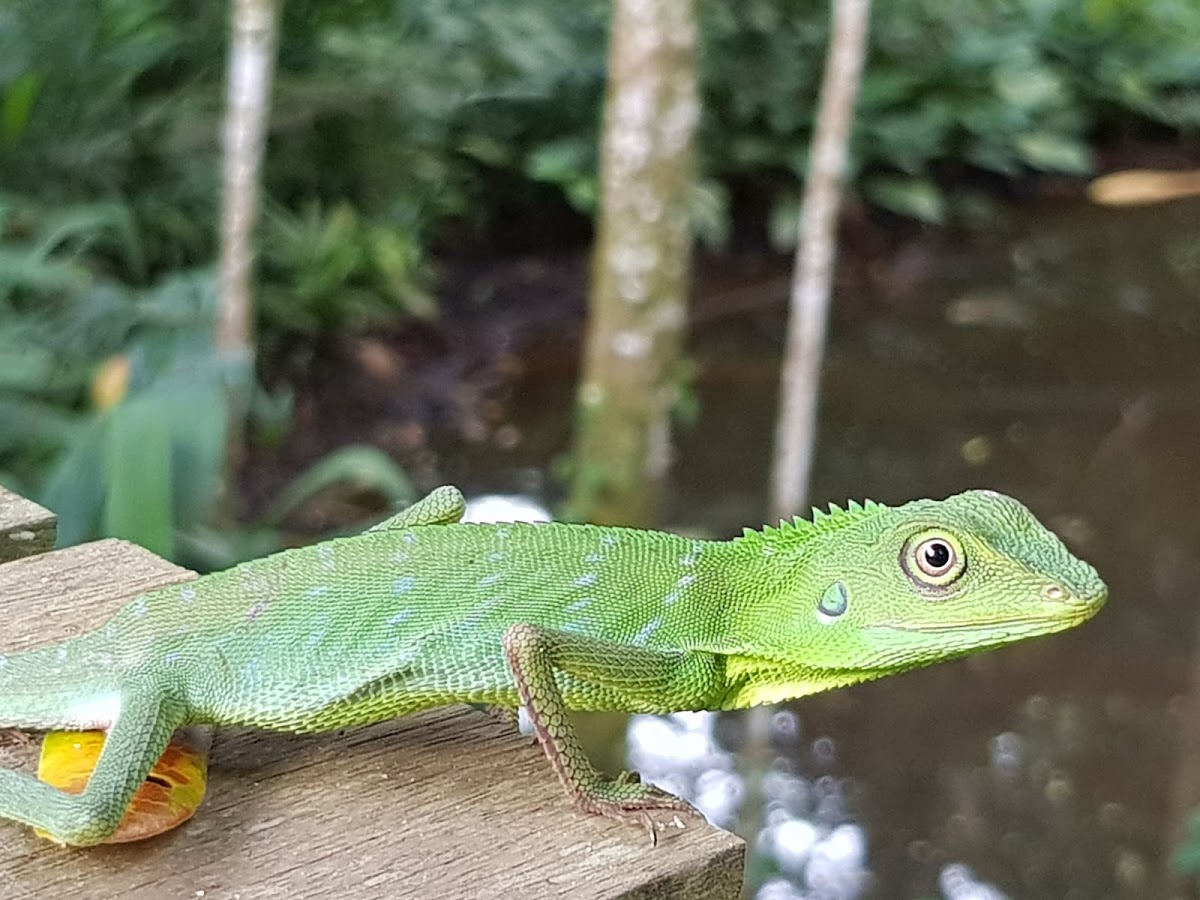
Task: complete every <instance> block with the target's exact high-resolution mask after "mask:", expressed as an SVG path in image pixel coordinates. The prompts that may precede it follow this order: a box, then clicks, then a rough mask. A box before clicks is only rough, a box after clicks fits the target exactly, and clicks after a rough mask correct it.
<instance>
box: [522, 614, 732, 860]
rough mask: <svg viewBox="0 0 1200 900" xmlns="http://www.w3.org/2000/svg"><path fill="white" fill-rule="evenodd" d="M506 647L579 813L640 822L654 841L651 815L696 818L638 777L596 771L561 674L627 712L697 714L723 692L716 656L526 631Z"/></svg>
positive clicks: (689, 808)
mask: <svg viewBox="0 0 1200 900" xmlns="http://www.w3.org/2000/svg"><path fill="white" fill-rule="evenodd" d="M503 646H504V655H505V658H506V659H507V661H508V666H509V669H510V670H511V671H512V674H513V679H514V681H515V682H516V687H517V692H518V694H519V695H520V698H521V702H522V704H523V705H524V706H525V708H526V710H527V711H528V712H529V718H530V720H531V722H532V723H533V728H534V732H535V733H536V734H537V737H538V739H539V740H540V741H541V743H542V747H543V749H544V750H545V751H546V756H547V757H548V758H549V760H550V763H551V765H552V766H553V767H554V771H555V773H556V774H557V775H558V779H559V781H560V782H561V783H562V785H563V787H564V788H565V789H566V791H567V794H568V795H569V796H570V797H571V799H572V800H573V801H574V803H575V806H576V808H578V809H580V810H583V811H584V812H590V813H597V814H599V815H602V816H607V817H609V818H614V819H620V820H623V821H630V820H632V821H636V822H639V823H641V824H642V825H643V826H644V827H645V828H646V829H647V830H648V831H649V832H650V835H651V839H652V840H653V839H656V837H657V833H656V828H655V823H654V820H653V818H651V816H650V813H651V812H652V811H654V810H678V811H682V812H687V813H696V810H695V808H694V807H692V805H691V804H690V803H688V802H687V801H685V800H681V799H680V798H678V797H675V796H673V795H671V794H668V793H666V792H665V791H662V790H660V789H658V788H656V787H654V786H653V785H650V784H643V783H642V782H641V781H639V779H638V776H637V774H636V773H628V772H625V773H622V774H621V775H619V776H617V777H616V778H607V777H605V776H604V775H601V774H600V773H599V772H598V771H596V769H595V767H593V766H592V764H591V761H590V760H588V758H587V755H586V754H585V753H584V751H583V747H582V746H581V745H580V743H579V738H578V736H577V735H576V733H575V729H574V728H573V727H572V725H571V722H570V719H569V718H568V715H567V705H566V703H565V701H564V699H563V695H562V690H561V689H560V687H559V685H558V682H557V680H556V679H555V671H563V672H567V673H569V674H570V675H572V676H574V677H575V678H576V679H578V680H580V681H581V682H584V683H585V684H586V685H589V686H591V687H592V688H594V689H595V690H596V692H597V694H598V695H604V694H608V695H610V696H611V695H614V694H615V695H618V696H621V697H624V698H626V699H627V700H629V701H631V702H629V703H628V704H623V705H628V706H631V707H634V708H637V707H644V708H658V709H662V710H664V711H665V710H670V709H693V708H699V707H701V706H704V705H705V703H704V698H706V697H708V696H710V695H711V694H712V693H713V692H714V690H716V689H717V686H718V682H719V675H718V674H717V667H716V662H715V660H714V658H713V657H712V656H711V655H710V654H704V653H695V652H681V651H662V650H653V649H648V648H643V647H630V646H628V645H625V644H617V643H614V642H610V641H603V640H598V639H596V638H588V637H581V636H579V635H575V634H570V633H568V632H564V631H556V630H554V629H549V628H540V627H538V626H535V625H528V624H519V625H513V626H511V627H510V628H508V629H507V630H506V631H505V632H504V637H503Z"/></svg>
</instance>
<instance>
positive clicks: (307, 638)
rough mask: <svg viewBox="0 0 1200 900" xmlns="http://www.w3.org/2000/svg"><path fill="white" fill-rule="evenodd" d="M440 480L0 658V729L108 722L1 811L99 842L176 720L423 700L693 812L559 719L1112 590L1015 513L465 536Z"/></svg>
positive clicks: (404, 705) (1016, 616) (1067, 623)
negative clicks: (524, 715) (335, 528)
mask: <svg viewBox="0 0 1200 900" xmlns="http://www.w3.org/2000/svg"><path fill="white" fill-rule="evenodd" d="M461 512H462V498H461V495H460V494H458V492H457V491H456V490H455V489H453V488H441V489H439V490H438V491H435V492H434V493H433V494H431V495H430V496H429V497H427V498H426V499H425V500H423V501H421V502H420V503H418V504H416V505H415V506H413V507H411V508H410V509H408V510H405V511H404V512H402V513H400V514H399V515H397V516H395V517H393V518H392V519H390V520H388V521H387V522H384V523H382V524H381V525H379V526H376V528H374V529H372V530H370V531H368V532H365V533H363V534H361V535H357V536H354V537H348V538H339V539H335V540H331V541H326V542H324V543H321V544H317V545H315V546H311V547H304V548H298V549H293V550H286V551H283V552H281V553H276V554H274V555H272V556H268V557H265V558H263V559H260V560H255V561H252V562H249V563H244V564H242V565H239V566H236V567H234V568H232V569H229V570H227V571H224V572H218V573H214V574H211V575H206V576H203V577H201V578H199V579H197V580H195V581H192V582H189V583H186V584H182V585H175V586H171V587H166V588H162V589H160V590H155V591H151V592H149V593H146V594H144V595H141V596H138V597H135V598H133V599H132V600H131V601H130V602H129V603H128V604H126V605H125V606H124V607H123V608H122V609H121V610H119V611H118V612H117V613H116V615H115V616H114V617H113V618H112V619H111V620H110V621H109V622H107V623H106V624H103V625H101V626H100V627H98V628H97V629H96V630H94V631H91V632H88V633H85V634H82V635H80V636H78V637H76V638H73V639H70V640H67V641H64V642H62V643H60V644H56V645H51V646H48V647H43V648H38V649H35V650H32V651H28V652H25V653H18V654H13V655H10V656H7V657H3V656H0V727H24V728H41V729H96V728H99V729H104V730H106V731H107V739H106V743H105V745H104V749H103V751H102V752H101V755H100V758H99V761H98V763H97V765H96V770H95V772H94V774H93V775H92V778H91V780H90V782H89V783H88V787H87V788H86V789H85V790H84V792H83V793H82V794H79V795H77V796H71V795H68V794H65V793H63V792H61V791H58V790H56V789H54V788H52V787H50V786H49V785H46V784H41V783H39V782H37V781H36V780H34V779H31V778H29V777H27V776H24V775H21V774H18V773H15V772H11V771H8V770H0V816H4V817H8V818H11V819H16V820H18V821H21V822H24V823H27V824H29V825H33V826H34V827H37V828H40V829H43V830H44V831H45V832H47V833H48V834H50V835H51V836H52V837H53V838H54V839H56V840H59V841H61V842H63V843H70V844H91V843H96V842H98V841H101V840H104V839H105V838H106V837H107V836H108V835H109V834H111V833H112V831H113V830H114V829H115V828H116V826H117V823H118V821H119V820H120V818H121V816H122V814H123V812H124V811H125V809H126V807H127V806H128V805H129V801H130V798H131V797H132V796H133V793H134V792H135V791H136V790H137V788H138V786H139V785H140V784H141V783H142V782H143V780H144V779H145V777H146V775H147V773H148V772H149V771H150V769H151V767H152V765H153V764H154V762H155V760H157V759H158V756H159V755H160V754H161V753H162V752H163V749H164V747H166V745H167V742H168V740H169V738H170V736H171V734H172V733H173V731H174V730H175V729H176V728H179V727H181V726H184V725H188V724H195V723H211V724H216V725H254V726H259V727H264V728H271V729H279V730H286V731H296V732H301V731H319V730H325V729H332V728H341V727H345V726H349V725H355V724H362V723H368V722H376V721H380V720H383V719H388V718H392V717H395V716H398V715H403V714H405V713H410V712H414V711H416V710H419V709H425V708H428V707H433V706H441V705H446V704H450V703H458V702H473V703H486V704H489V705H493V706H499V707H504V708H508V709H515V708H517V707H518V706H521V705H523V706H525V708H526V709H527V710H528V711H529V713H530V717H531V720H532V722H533V724H534V729H535V731H536V733H537V735H538V737H539V738H540V740H541V741H542V743H543V745H544V747H545V749H546V752H547V755H548V756H549V758H550V760H551V762H552V764H553V766H554V769H555V771H556V772H557V774H558V776H559V778H560V780H561V781H562V782H563V784H564V786H565V787H566V788H567V790H568V793H569V794H571V796H572V797H573V798H574V799H575V801H576V805H577V806H578V807H579V808H581V809H585V810H588V811H592V812H598V813H601V814H605V815H610V816H614V817H618V818H633V819H636V820H640V821H642V822H644V823H647V824H649V825H650V827H651V828H652V827H653V826H652V823H651V822H650V820H649V818H648V812H649V811H652V810H656V809H688V807H687V804H685V803H684V802H683V801H681V800H678V799H676V798H673V797H671V796H670V795H667V794H664V793H663V792H661V791H659V790H657V789H656V788H653V787H651V786H649V785H643V784H641V783H639V782H638V781H637V780H636V776H628V775H622V776H620V777H618V778H616V779H606V778H603V777H602V776H600V775H599V774H598V773H597V772H596V771H595V770H594V769H593V768H592V767H591V765H590V763H589V762H588V760H587V758H586V757H585V756H584V754H583V751H582V749H581V748H580V746H579V744H578V741H577V739H576V737H575V734H574V731H573V729H572V728H571V726H570V724H569V722H568V720H567V719H566V717H565V716H566V711H567V710H571V709H580V710H584V709H605V710H623V711H636V712H667V711H676V710H685V709H735V708H741V707H746V706H750V705H754V704H757V703H764V702H777V701H781V700H785V699H790V698H795V697H800V696H804V695H806V694H811V693H814V692H817V691H821V690H826V689H829V688H833V687H838V686H842V685H847V684H852V683H855V682H860V681H866V680H869V679H873V678H878V677H880V676H883V675H887V674H891V673H894V672H899V671H903V670H905V669H911V668H914V667H916V666H921V665H926V664H929V663H932V662H936V661H939V660H942V659H949V658H953V657H956V656H962V655H964V654H967V653H972V652H976V651H979V650H984V649H987V648H989V647H994V646H998V645H1001V644H1005V643H1009V642H1011V641H1015V640H1018V639H1021V638H1024V637H1030V636H1035V635H1040V634H1047V633H1050V632H1054V631H1059V630H1062V629H1065V628H1068V627H1071V626H1073V625H1075V624H1078V623H1080V622H1082V621H1084V620H1085V619H1087V618H1089V617H1090V616H1091V615H1093V614H1094V613H1095V612H1096V610H1097V609H1099V607H1100V606H1101V605H1102V603H1103V602H1104V599H1105V596H1106V589H1105V587H1104V584H1103V582H1102V581H1101V580H1100V578H1099V576H1098V575H1097V573H1096V572H1095V570H1094V569H1093V568H1092V567H1091V566H1089V565H1088V564H1086V563H1084V562H1082V561H1080V560H1078V559H1076V558H1075V557H1074V556H1072V555H1071V554H1070V552H1069V551H1068V550H1067V549H1066V548H1065V547H1064V546H1063V544H1062V543H1061V541H1059V540H1058V538H1057V537H1055V536H1054V535H1053V534H1052V533H1051V532H1049V531H1048V530H1046V529H1045V528H1044V527H1043V526H1042V525H1041V524H1039V523H1038V522H1037V520H1036V519H1035V518H1034V517H1033V516H1032V514H1030V513H1029V511H1028V510H1026V509H1025V507H1024V506H1022V505H1021V504H1020V503H1018V502H1017V501H1015V500H1013V499H1011V498H1009V497H1005V496H1003V495H1000V494H996V493H993V492H989V491H971V492H967V493H964V494H960V495H957V496H955V497H951V498H948V499H946V500H942V501H932V500H920V501H914V502H912V503H909V504H905V505H903V506H899V507H895V508H891V507H887V506H884V505H882V504H877V503H871V502H868V503H866V504H863V505H858V504H851V505H850V507H849V508H848V509H847V510H840V509H837V508H836V507H833V508H832V509H831V511H830V512H828V513H823V512H816V511H815V512H814V520H813V521H812V522H807V521H804V520H795V521H793V522H788V523H781V524H780V525H779V526H778V527H767V528H764V529H762V530H761V531H751V530H747V531H746V532H745V533H744V534H743V535H742V536H741V537H739V538H736V539H734V540H730V541H704V540H697V539H691V538H686V537H680V536H677V535H672V534H667V533H663V532H652V531H640V530H634V529H628V528H615V527H600V526H592V525H569V524H564V523H541V524H535V525H534V524H520V523H501V524H491V525H475V524H460V523H457V519H458V518H459V517H460V516H461Z"/></svg>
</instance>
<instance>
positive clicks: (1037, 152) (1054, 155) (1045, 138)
mask: <svg viewBox="0 0 1200 900" xmlns="http://www.w3.org/2000/svg"><path fill="white" fill-rule="evenodd" d="M1014 143H1015V145H1016V148H1017V152H1018V153H1019V154H1020V155H1021V159H1022V160H1023V161H1024V162H1025V163H1027V164H1028V165H1030V166H1033V167H1034V168H1035V169H1046V170H1049V171H1051V172H1067V173H1069V174H1071V175H1086V174H1088V173H1089V172H1091V171H1092V170H1093V169H1094V168H1095V164H1094V162H1093V160H1092V151H1091V150H1090V149H1089V148H1088V146H1087V144H1085V143H1083V141H1080V140H1076V139H1075V138H1073V137H1068V136H1066V135H1063V134H1057V133H1054V132H1049V131H1035V132H1030V133H1028V134H1022V135H1018V136H1017V138H1016V140H1015V141H1014Z"/></svg>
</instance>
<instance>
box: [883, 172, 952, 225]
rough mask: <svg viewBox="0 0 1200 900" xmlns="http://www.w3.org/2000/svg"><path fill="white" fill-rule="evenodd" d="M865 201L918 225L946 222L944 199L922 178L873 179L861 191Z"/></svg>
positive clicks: (936, 188) (939, 191)
mask: <svg viewBox="0 0 1200 900" xmlns="http://www.w3.org/2000/svg"><path fill="white" fill-rule="evenodd" d="M864 190H865V193H866V195H867V197H868V198H869V199H870V200H871V201H872V202H873V203H877V204H879V205H880V206H882V207H884V208H885V209H890V210H891V211H892V212H896V213H900V214H901V215H903V216H909V217H911V218H913V219H917V220H918V221H921V222H928V223H930V224H933V225H940V224H941V223H942V222H943V221H945V218H946V198H945V196H944V195H943V194H942V192H941V190H939V189H938V186H937V185H936V184H934V183H933V182H932V181H929V180H927V179H924V178H873V179H871V180H870V181H868V182H867V183H866V185H865V187H864Z"/></svg>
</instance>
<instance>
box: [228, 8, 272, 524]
mask: <svg viewBox="0 0 1200 900" xmlns="http://www.w3.org/2000/svg"><path fill="white" fill-rule="evenodd" d="M281 2H282V0H232V2H231V3H230V40H229V66H228V71H227V78H228V83H227V85H226V90H225V130H224V137H223V155H222V163H223V172H222V186H221V235H220V245H221V249H220V262H219V277H218V296H217V327H216V335H215V343H216V348H217V353H218V354H219V356H220V357H221V358H222V359H223V360H224V361H226V363H227V364H228V367H229V369H230V371H231V374H230V376H228V377H229V379H230V380H229V384H228V392H227V399H228V408H227V413H228V417H229V420H228V432H227V438H226V451H227V455H226V462H225V477H224V479H223V484H222V488H221V491H220V493H221V496H220V498H219V501H218V509H219V513H218V515H219V517H224V518H229V517H230V514H231V509H230V506H229V501H230V491H229V489H230V486H231V485H233V484H234V483H236V480H237V473H238V471H239V469H240V468H241V461H242V457H243V455H244V452H245V451H244V447H243V445H242V440H243V428H242V419H243V418H244V416H245V410H246V402H247V397H246V387H247V386H248V385H249V384H250V383H251V380H252V378H253V372H254V302H253V297H252V294H251V278H252V277H253V274H254V243H253V237H254V225H255V222H256V221H257V219H258V208H259V182H260V179H261V171H262V159H263V152H264V150H265V148H266V141H267V124H268V119H269V113H270V108H271V80H272V76H273V74H274V71H275V45H276V42H277V40H278V30H279V7H280V4H281Z"/></svg>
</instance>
